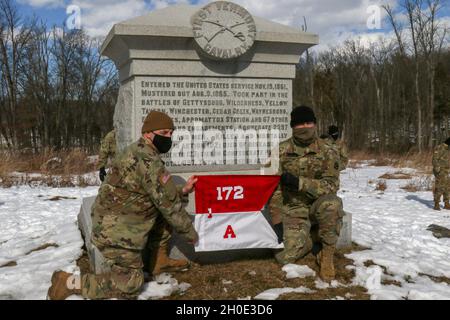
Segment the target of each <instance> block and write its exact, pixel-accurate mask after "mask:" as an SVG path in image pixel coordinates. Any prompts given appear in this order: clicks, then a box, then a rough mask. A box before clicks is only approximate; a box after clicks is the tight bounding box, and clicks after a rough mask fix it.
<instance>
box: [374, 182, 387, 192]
mask: <svg viewBox="0 0 450 320" xmlns="http://www.w3.org/2000/svg"><path fill="white" fill-rule="evenodd" d="M386 189H387V183H386V180H383V179H381V180H378V182H377V186H376V187H375V190H377V191H385V190H386Z"/></svg>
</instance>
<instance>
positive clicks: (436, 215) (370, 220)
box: [340, 167, 450, 299]
mask: <svg viewBox="0 0 450 320" xmlns="http://www.w3.org/2000/svg"><path fill="white" fill-rule="evenodd" d="M395 171H398V169H393V168H390V167H363V168H359V169H347V170H346V171H345V172H343V174H342V176H341V181H342V184H341V185H342V187H341V191H340V196H341V197H342V198H343V201H344V209H345V210H346V211H349V212H351V213H352V214H353V223H352V227H353V232H352V238H353V241H355V242H356V243H358V244H360V245H363V246H367V247H370V248H371V250H365V251H360V252H353V253H351V254H349V255H347V257H349V258H351V259H353V260H355V266H356V277H355V279H354V283H355V284H359V285H363V286H365V287H367V289H368V290H369V293H370V294H371V297H372V299H450V286H449V285H448V284H446V283H444V282H442V283H437V282H434V281H432V280H431V279H430V278H429V277H428V276H426V275H430V276H435V277H446V278H450V239H444V238H443V239H437V238H435V237H434V236H433V235H432V233H431V232H430V231H427V230H426V229H427V227H428V226H429V225H430V224H433V223H434V224H438V225H440V226H444V227H446V228H450V211H447V210H442V211H435V210H433V209H432V208H433V195H432V193H431V192H430V191H424V192H415V193H411V192H406V191H404V190H402V189H400V187H402V186H404V185H406V184H407V183H408V180H386V183H387V189H386V190H385V191H384V192H380V191H375V190H374V189H375V184H376V181H377V178H378V177H379V176H381V175H382V174H384V173H386V172H395ZM408 172H409V173H411V172H412V171H411V170H409V171H408ZM370 180H373V181H374V183H369V181H370ZM369 260H371V261H372V262H373V263H375V264H376V265H372V266H368V267H365V266H364V262H365V261H369ZM377 265H379V266H381V267H384V268H385V269H386V272H384V270H383V269H382V268H381V267H379V266H377ZM382 280H394V281H398V282H400V283H401V287H398V286H395V285H383V284H381V281H382Z"/></svg>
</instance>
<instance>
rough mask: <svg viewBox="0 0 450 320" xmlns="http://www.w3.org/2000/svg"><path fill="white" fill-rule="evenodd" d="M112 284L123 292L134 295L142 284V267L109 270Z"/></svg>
mask: <svg viewBox="0 0 450 320" xmlns="http://www.w3.org/2000/svg"><path fill="white" fill-rule="evenodd" d="M111 280H112V281H113V285H114V286H115V288H117V289H118V290H120V291H122V292H123V293H126V294H129V295H134V294H138V293H139V292H140V290H141V288H142V286H143V285H144V272H143V271H142V269H128V270H123V269H122V268H121V270H116V269H115V268H113V270H112V272H111Z"/></svg>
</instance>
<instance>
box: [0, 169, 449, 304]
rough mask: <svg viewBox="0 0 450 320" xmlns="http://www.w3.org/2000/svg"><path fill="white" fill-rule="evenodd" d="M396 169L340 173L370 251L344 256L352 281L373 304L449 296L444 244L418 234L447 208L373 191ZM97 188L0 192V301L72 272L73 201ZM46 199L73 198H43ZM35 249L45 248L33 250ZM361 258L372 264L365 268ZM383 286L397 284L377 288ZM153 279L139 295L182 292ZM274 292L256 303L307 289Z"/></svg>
mask: <svg viewBox="0 0 450 320" xmlns="http://www.w3.org/2000/svg"><path fill="white" fill-rule="evenodd" d="M396 171H398V169H394V168H390V167H370V166H366V167H362V168H358V169H347V170H346V171H344V172H343V173H342V176H341V180H342V181H341V191H340V196H341V197H342V198H343V199H344V207H345V210H346V211H349V212H351V213H352V214H353V241H354V242H356V243H358V244H360V245H363V246H366V247H369V248H371V249H370V250H364V251H359V252H353V253H351V254H349V255H348V257H349V258H351V259H353V260H354V261H355V263H354V265H353V266H350V267H352V268H355V272H356V277H355V279H354V284H355V285H362V286H365V287H366V288H367V289H368V291H369V293H370V295H371V297H372V298H373V299H450V285H448V284H446V283H445V282H439V281H438V280H436V278H434V279H435V281H433V280H432V278H430V276H432V277H446V278H450V239H444V238H443V239H437V238H435V237H434V236H433V235H432V233H431V232H430V231H427V230H426V229H427V227H428V225H430V224H438V225H441V226H444V227H447V228H450V211H446V210H443V211H434V210H432V205H433V200H432V199H433V198H432V194H431V192H415V193H410V192H406V191H404V190H402V189H400V187H401V186H404V185H405V184H406V183H407V182H408V181H407V180H386V182H387V189H386V190H385V191H384V192H381V191H375V183H376V181H377V178H378V177H379V176H380V175H382V174H384V173H386V172H396ZM404 171H405V170H404ZM410 171H411V170H410ZM371 180H372V181H374V182H375V183H369V181H371ZM97 189H98V187H88V188H59V189H56V188H47V187H35V188H30V187H28V186H20V187H13V188H10V189H3V188H0V266H2V265H5V264H9V265H11V266H8V267H0V299H45V298H46V293H47V289H48V287H49V286H50V278H51V275H52V273H53V271H54V270H57V269H63V270H66V271H69V272H73V271H77V267H76V263H75V261H76V259H77V258H78V257H79V256H80V255H81V246H82V239H81V236H80V234H79V232H78V229H77V226H76V216H77V214H78V211H79V208H80V205H81V198H82V197H87V196H92V195H95V194H96V192H97ZM53 196H64V197H75V198H76V199H61V200H58V201H49V200H48V199H50V198H52V197H53ZM43 245H47V246H48V247H47V248H45V249H41V250H37V251H33V250H34V249H39V248H40V247H42V246H43ZM369 260H371V261H372V263H366V265H367V267H366V266H365V262H367V261H369ZM14 264H16V265H14ZM288 269H289V270H286V272H287V275H288V276H290V277H293V276H295V274H296V273H299V274H303V273H304V272H305V270H303V269H301V268H295V266H294V267H290V268H288ZM306 271H308V270H306ZM308 272H309V271H308ZM308 276H313V274H309V275H308ZM389 280H390V281H389ZM386 281H388V282H391V283H392V282H394V281H395V282H396V283H397V284H400V286H397V285H394V284H390V285H383V284H382V282H384V283H386ZM157 282H158V283H157ZM157 282H151V283H149V284H147V285H146V287H145V288H144V292H143V293H142V295H141V297H140V298H142V299H148V298H158V297H162V296H165V295H170V293H172V292H174V290H178V291H184V290H188V288H189V284H186V283H181V284H178V282H177V281H176V280H175V279H173V278H170V277H169V276H167V275H165V276H163V277H160V279H159V280H158V281H157ZM332 285H333V284H332ZM274 289H276V290H272V291H271V292H266V293H261V294H260V295H259V297H258V298H269V299H270V298H276V297H278V295H279V294H280V293H283V292H296V291H298V292H308V290H307V289H306V288H294V289H292V288H274ZM253 298H254V297H253Z"/></svg>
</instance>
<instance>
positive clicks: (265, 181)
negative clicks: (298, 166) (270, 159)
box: [195, 175, 280, 214]
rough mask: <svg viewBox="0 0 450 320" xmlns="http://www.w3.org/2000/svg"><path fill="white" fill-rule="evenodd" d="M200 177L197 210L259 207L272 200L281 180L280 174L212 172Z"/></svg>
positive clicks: (199, 212)
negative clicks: (225, 173)
mask: <svg viewBox="0 0 450 320" xmlns="http://www.w3.org/2000/svg"><path fill="white" fill-rule="evenodd" d="M197 178H198V181H197V183H196V184H195V212H196V213H197V214H202V213H206V214H207V213H213V214H214V213H233V212H248V211H259V210H261V209H262V208H263V207H264V205H265V204H266V203H267V202H268V201H269V199H270V197H271V195H272V193H273V192H274V191H275V189H276V187H277V185H278V183H279V181H280V177H279V176H258V175H211V176H197ZM217 188H219V190H218V189H217ZM209 209H210V210H209Z"/></svg>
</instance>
